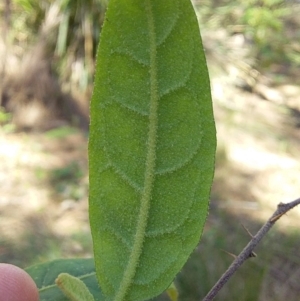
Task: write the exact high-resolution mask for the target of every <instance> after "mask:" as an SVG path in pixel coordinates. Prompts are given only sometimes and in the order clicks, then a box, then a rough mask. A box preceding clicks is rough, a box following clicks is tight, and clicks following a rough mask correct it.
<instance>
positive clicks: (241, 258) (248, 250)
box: [202, 198, 300, 301]
mask: <svg viewBox="0 0 300 301" xmlns="http://www.w3.org/2000/svg"><path fill="white" fill-rule="evenodd" d="M299 204H300V198H299V199H296V200H294V201H292V202H290V203H285V204H284V203H280V204H279V205H278V206H277V210H276V211H275V212H274V213H273V214H272V216H271V217H270V218H269V219H268V221H267V222H266V223H265V224H264V225H263V226H262V227H261V228H260V230H259V231H258V232H257V233H256V235H255V236H253V237H252V239H251V240H250V242H249V243H248V244H247V246H246V247H245V248H244V249H243V251H242V252H241V253H240V254H239V255H238V256H237V257H236V259H235V260H234V261H233V262H232V264H231V265H230V266H229V268H228V269H227V271H226V272H225V273H224V274H223V275H222V276H221V278H220V279H219V280H218V281H217V283H216V284H215V285H214V286H213V288H212V289H211V290H210V291H209V293H208V294H207V295H206V296H205V297H204V299H203V300H202V301H211V300H213V299H214V298H215V296H216V295H217V294H218V292H219V291H220V290H221V288H222V287H223V286H224V285H225V284H226V283H227V281H228V280H229V279H230V278H231V276H232V275H233V274H234V273H235V272H236V271H237V269H238V268H239V267H240V266H241V265H242V264H243V263H244V262H245V261H246V260H247V259H248V258H250V257H253V250H254V248H255V247H256V246H257V245H258V243H259V242H260V241H261V240H262V238H263V237H264V236H265V235H266V234H267V232H268V231H269V230H270V229H271V228H272V226H273V225H274V224H275V223H276V222H277V221H278V220H279V219H280V218H281V217H282V216H283V215H284V214H285V213H287V212H288V211H289V210H291V209H293V208H294V207H296V206H297V205H299Z"/></svg>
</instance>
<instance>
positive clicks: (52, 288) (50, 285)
mask: <svg viewBox="0 0 300 301" xmlns="http://www.w3.org/2000/svg"><path fill="white" fill-rule="evenodd" d="M26 272H27V273H28V274H29V275H30V276H31V277H32V278H33V280H34V281H35V283H36V285H37V287H38V289H39V294H40V301H69V299H68V298H67V297H65V295H64V294H63V292H62V291H61V290H60V289H59V288H58V286H57V285H56V283H55V280H56V278H57V277H58V275H59V274H61V273H62V272H64V273H68V274H70V275H72V276H75V277H77V278H79V279H80V280H82V281H83V282H84V283H85V285H86V286H87V288H88V289H89V291H90V292H91V293H92V295H93V296H94V299H95V300H96V301H102V300H104V297H103V295H102V293H101V291H100V288H99V285H98V282H97V278H96V274H95V265H94V260H93V259H58V260H54V261H50V262H46V263H42V264H37V265H34V266H31V267H29V268H27V269H26Z"/></svg>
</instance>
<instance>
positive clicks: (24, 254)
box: [0, 0, 300, 301]
mask: <svg viewBox="0 0 300 301" xmlns="http://www.w3.org/2000/svg"><path fill="white" fill-rule="evenodd" d="M107 2H108V1H105V0H85V1H80V0H57V1H54V0H52V1H51V0H2V1H1V2H0V16H1V18H0V32H1V34H0V105H1V106H0V261H2V262H7V263H13V264H17V265H19V266H21V267H26V266H29V265H31V264H34V263H38V262H44V261H46V260H51V259H56V258H59V257H65V258H67V257H90V256H92V241H91V237H90V230H89V224H88V213H87V208H88V204H87V195H88V171H87V138H88V123H89V120H88V106H89V99H90V96H91V91H92V83H93V73H94V64H95V53H96V48H97V43H98V40H99V35H100V32H101V25H102V21H103V18H104V14H105V9H106V5H107ZM193 3H194V6H195V9H196V11H197V14H198V18H199V23H200V27H201V34H202V39H203V44H204V47H205V50H206V55H207V61H208V67H209V72H210V77H211V85H212V94H213V102H214V110H215V119H216V124H217V130H218V150H217V162H216V172H215V181H214V184H213V188H212V196H211V210H210V215H209V218H208V222H207V224H206V227H205V231H204V234H203V238H202V241H201V243H200V244H199V246H198V247H197V249H196V250H195V252H194V253H193V254H192V255H191V257H190V259H189V261H188V262H187V264H186V265H185V267H184V268H183V270H182V271H181V272H180V273H179V275H178V277H177V278H176V279H177V280H176V281H177V284H178V287H179V290H180V294H181V295H180V300H191V301H192V300H201V298H203V297H204V295H205V294H206V293H207V292H208V290H209V289H210V288H211V287H212V285H213V284H214V283H215V281H216V280H217V279H218V278H219V277H220V275H221V274H222V273H223V272H224V271H225V269H226V268H227V266H228V265H229V264H230V263H231V261H232V257H231V256H230V255H228V253H227V252H229V253H233V254H238V253H239V252H240V251H241V250H242V248H243V247H244V246H245V244H246V243H247V242H248V241H249V239H250V237H249V234H248V233H247V232H246V231H245V230H244V228H243V226H245V227H246V228H247V229H248V230H249V231H250V232H252V233H253V234H255V233H256V232H257V230H258V229H259V228H260V227H261V225H262V224H263V223H264V222H265V221H266V220H267V218H268V217H269V216H270V215H271V214H272V212H273V211H274V210H275V209H276V206H277V204H278V203H279V202H288V201H292V200H294V199H296V198H298V197H299V196H300V176H299V175H300V161H299V159H300V153H299V146H300V30H299V28H300V18H299V16H300V3H299V1H292V0H286V1H283V0H239V1H235V0H214V1H212V0H194V1H193ZM187 55H188V54H187ZM299 220H300V209H299V208H296V209H294V210H293V211H292V212H290V213H289V214H287V215H286V216H284V217H282V218H281V219H280V221H279V222H278V223H277V224H276V225H275V227H274V228H273V229H272V230H271V232H270V233H269V234H268V235H267V236H266V237H265V239H264V241H263V242H262V243H261V244H260V245H259V247H258V248H257V249H256V250H255V252H256V253H257V255H258V256H257V257H256V258H253V259H249V260H248V262H246V263H245V264H244V265H243V266H242V268H241V269H240V270H239V271H238V272H237V273H236V274H235V276H234V277H233V278H232V279H231V280H230V282H229V284H228V285H227V286H226V287H225V288H224V289H223V290H222V291H221V293H220V294H219V296H218V297H217V298H216V300H239V301H243V300H245V301H246V300H247V301H252V300H253V301H256V300H259V301H266V300H274V301H277V300H278V301H279V300H280V301H281V300H290V301H294V300H295V301H296V300H299V296H300V281H299V279H300V239H299V237H300V236H299V234H300V227H299V225H300V224H299V223H300V222H299Z"/></svg>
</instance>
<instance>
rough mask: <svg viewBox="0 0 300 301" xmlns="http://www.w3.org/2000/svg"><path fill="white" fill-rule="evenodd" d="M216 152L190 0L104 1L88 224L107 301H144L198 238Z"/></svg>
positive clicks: (163, 285) (169, 276) (177, 266)
mask: <svg viewBox="0 0 300 301" xmlns="http://www.w3.org/2000/svg"><path fill="white" fill-rule="evenodd" d="M214 154H215V126H214V121H213V113H212V105H211V96H210V86H209V78H208V72H207V67H206V62H205V57H204V53H203V48H202V44H201V38H200V34H199V29H198V23H197V19H196V16H195V13H194V11H193V7H192V5H191V3H190V0H163V1H162V0H110V2H109V7H108V11H107V15H106V20H105V23H104V26H103V30H102V34H101V40H100V48H99V50H98V55H97V66H96V77H95V86H94V92H93V97H92V102H91V127H90V140H89V170H90V197H89V200H90V222H91V229H92V235H93V243H94V254H95V264H96V271H97V276H98V279H99V282H100V286H101V289H102V290H103V292H104V294H105V295H106V296H107V299H108V300H115V301H121V300H126V301H138V300H145V299H148V298H151V297H153V296H155V295H158V294H159V293H160V292H162V291H163V290H165V289H166V288H167V287H168V286H169V285H170V283H171V282H172V280H173V278H174V277H175V275H176V274H177V273H178V271H179V270H180V269H181V268H182V266H183V264H184V263H185V262H186V260H187V258H188V257H189V255H190V253H191V252H192V251H193V249H194V248H195V246H196V245H197V243H198V242H199V239H200V236H201V233H202V229H203V226H204V223H205V219H206V216H207V210H208V202H209V193H210V187H211V182H212V177H213V170H214Z"/></svg>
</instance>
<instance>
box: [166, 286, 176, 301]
mask: <svg viewBox="0 0 300 301" xmlns="http://www.w3.org/2000/svg"><path fill="white" fill-rule="evenodd" d="M167 294H168V296H169V298H170V299H171V301H177V300H178V290H177V287H176V285H175V283H174V282H172V283H171V285H170V286H169V287H168V288H167Z"/></svg>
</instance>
